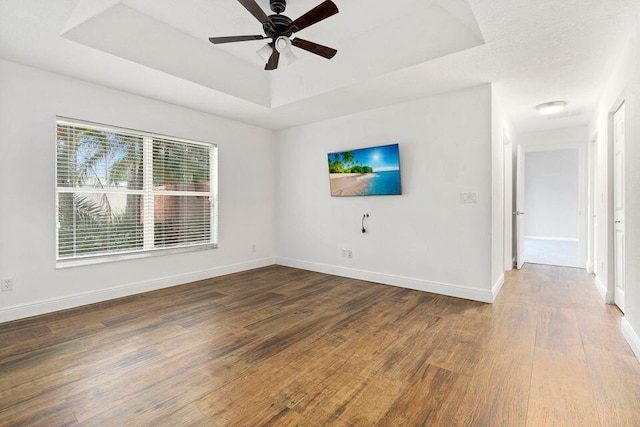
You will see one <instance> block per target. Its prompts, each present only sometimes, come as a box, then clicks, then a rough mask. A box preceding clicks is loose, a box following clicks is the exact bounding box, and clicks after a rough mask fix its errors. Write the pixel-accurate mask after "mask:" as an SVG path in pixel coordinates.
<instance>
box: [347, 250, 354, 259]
mask: <svg viewBox="0 0 640 427" xmlns="http://www.w3.org/2000/svg"><path fill="white" fill-rule="evenodd" d="M347 258H353V251H352V250H351V249H349V250H347Z"/></svg>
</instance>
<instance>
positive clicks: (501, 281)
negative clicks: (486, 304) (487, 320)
mask: <svg viewBox="0 0 640 427" xmlns="http://www.w3.org/2000/svg"><path fill="white" fill-rule="evenodd" d="M503 286H504V273H502V274H501V275H500V277H498V280H496V283H494V284H493V287H492V288H491V295H492V296H493V299H492V300H491V302H494V301H495V300H496V297H497V296H498V294H499V293H500V291H501V290H502V287H503Z"/></svg>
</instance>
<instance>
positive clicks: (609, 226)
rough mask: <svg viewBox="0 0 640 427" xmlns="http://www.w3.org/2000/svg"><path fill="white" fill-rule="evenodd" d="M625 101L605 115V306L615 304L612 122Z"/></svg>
mask: <svg viewBox="0 0 640 427" xmlns="http://www.w3.org/2000/svg"><path fill="white" fill-rule="evenodd" d="M625 101H626V96H625V93H624V92H622V93H621V94H620V95H619V96H618V98H617V99H616V101H615V102H614V103H613V104H612V106H611V109H610V110H609V114H607V147H606V148H607V150H606V165H607V174H606V177H607V196H606V204H605V206H606V208H605V209H606V217H605V218H600V219H601V221H600V222H599V224H600V226H601V227H603V228H604V229H606V231H607V234H606V239H607V240H606V244H605V245H601V247H602V246H604V248H605V249H606V253H604V254H602V257H601V258H600V260H599V262H603V261H604V260H605V259H606V266H607V268H606V270H607V274H606V279H607V293H606V294H605V301H606V303H607V304H615V291H616V283H615V236H614V233H615V229H614V223H613V221H614V201H613V192H614V190H615V189H614V186H613V180H614V177H613V174H614V171H613V161H614V159H613V156H614V150H613V138H614V132H615V129H614V122H613V115H614V114H615V113H616V112H617V111H618V110H619V109H620V107H622V104H624V103H625Z"/></svg>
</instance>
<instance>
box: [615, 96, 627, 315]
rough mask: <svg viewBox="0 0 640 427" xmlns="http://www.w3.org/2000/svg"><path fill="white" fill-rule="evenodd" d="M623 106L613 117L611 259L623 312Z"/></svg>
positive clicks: (619, 302) (617, 297) (617, 293)
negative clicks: (612, 240)
mask: <svg viewBox="0 0 640 427" xmlns="http://www.w3.org/2000/svg"><path fill="white" fill-rule="evenodd" d="M624 176H625V174H624V104H623V105H622V107H620V109H619V110H618V111H616V113H615V114H614V115H613V206H614V208H613V220H614V225H613V236H614V237H613V239H614V248H613V257H614V283H615V285H616V289H615V303H616V305H617V306H618V307H620V310H622V311H624V276H625V274H624V267H625V250H624V244H625V242H624V234H625V233H624V210H625V200H624V199H625V197H624V196H625V188H624Z"/></svg>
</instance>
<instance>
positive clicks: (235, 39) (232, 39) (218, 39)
mask: <svg viewBox="0 0 640 427" xmlns="http://www.w3.org/2000/svg"><path fill="white" fill-rule="evenodd" d="M266 38H267V37H265V36H231V37H209V41H210V42H211V43H213V44H222V43H233V42H246V41H249V40H263V39H266Z"/></svg>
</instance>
